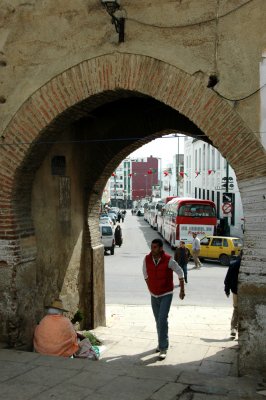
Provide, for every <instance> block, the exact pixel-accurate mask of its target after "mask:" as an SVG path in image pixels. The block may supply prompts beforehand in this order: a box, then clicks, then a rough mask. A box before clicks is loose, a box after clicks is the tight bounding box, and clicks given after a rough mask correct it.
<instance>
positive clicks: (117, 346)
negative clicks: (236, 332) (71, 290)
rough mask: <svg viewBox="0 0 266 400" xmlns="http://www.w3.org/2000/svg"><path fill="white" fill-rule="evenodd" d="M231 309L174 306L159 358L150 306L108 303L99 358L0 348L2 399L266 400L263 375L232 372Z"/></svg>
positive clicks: (234, 360)
mask: <svg viewBox="0 0 266 400" xmlns="http://www.w3.org/2000/svg"><path fill="white" fill-rule="evenodd" d="M231 312H232V310H231V309H230V308H228V307H227V308H223V307H221V308H217V307H216V308H215V307H195V306H180V307H176V306H172V308H171V311H170V314H169V336H170V349H169V351H168V355H167V357H166V359H165V360H163V361H159V360H158V355H157V354H156V353H155V348H156V346H157V342H156V332H155V323H154V320H153V315H152V312H151V308H150V307H149V306H124V305H107V326H106V327H98V328H97V329H95V331H94V332H95V333H96V335H97V336H98V337H99V338H100V339H102V340H103V342H104V346H103V348H102V355H101V359H100V360H99V361H89V360H81V359H64V358H59V357H50V356H41V355H39V354H37V353H26V352H21V351H15V350H8V349H2V350H0V399H1V400H2V399H3V400H13V399H14V400H28V399H34V400H47V399H58V400H61V399H62V400H68V399H69V400H70V399H71V400H86V399H94V400H107V399H108V400H112V399H114V400H120V399H121V400H179V399H180V400H223V399H232V400H233V399H234V400H235V399H243V400H249V399H250V400H259V399H266V380H265V379H263V378H262V377H260V376H256V377H255V376H242V377H238V376H237V351H238V344H237V340H232V339H231V338H230V336H229V327H230V317H231Z"/></svg>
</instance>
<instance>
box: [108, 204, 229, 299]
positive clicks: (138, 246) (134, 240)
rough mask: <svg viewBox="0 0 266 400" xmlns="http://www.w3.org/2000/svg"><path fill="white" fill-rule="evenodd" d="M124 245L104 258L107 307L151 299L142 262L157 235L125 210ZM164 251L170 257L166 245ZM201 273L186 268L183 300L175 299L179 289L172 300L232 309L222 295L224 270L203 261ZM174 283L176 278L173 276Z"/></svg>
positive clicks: (190, 267)
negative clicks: (184, 296)
mask: <svg viewBox="0 0 266 400" xmlns="http://www.w3.org/2000/svg"><path fill="white" fill-rule="evenodd" d="M121 226H122V230H123V238H124V243H123V245H122V246H121V247H120V248H119V247H116V249H115V255H114V256H110V255H106V256H105V286H106V303H107V304H143V305H144V304H150V296H149V293H148V291H147V287H146V284H145V282H144V280H143V276H142V261H143V258H144V256H145V255H146V254H147V253H148V252H149V251H150V249H149V246H150V243H151V240H152V239H154V238H155V237H160V235H159V234H158V233H157V232H156V231H154V230H153V229H152V228H151V227H150V226H149V224H148V223H147V222H145V221H144V219H143V217H136V216H132V215H131V213H130V212H129V211H128V212H127V215H126V219H125V222H124V223H123V224H122V223H121ZM164 248H165V250H166V251H167V252H168V253H171V254H173V251H172V250H171V248H170V247H169V246H168V245H167V244H165V245H164ZM203 265H204V266H203V268H201V269H200V270H195V269H193V263H192V262H190V263H189V265H188V269H189V272H188V285H186V298H185V300H184V301H183V302H181V301H180V300H178V289H176V291H175V297H174V299H175V300H176V302H177V301H178V304H179V305H182V306H187V305H199V306H218V307H231V306H232V304H231V299H230V298H229V299H228V298H227V297H226V296H225V294H224V286H223V282H224V277H225V274H226V271H227V267H223V266H221V265H220V264H219V263H215V262H213V261H205V262H204V263H203ZM175 283H176V285H177V284H178V278H177V276H175Z"/></svg>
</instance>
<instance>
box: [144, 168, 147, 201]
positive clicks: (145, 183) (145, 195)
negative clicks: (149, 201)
mask: <svg viewBox="0 0 266 400" xmlns="http://www.w3.org/2000/svg"><path fill="white" fill-rule="evenodd" d="M144 176H145V198H147V175H146V174H145V175H144Z"/></svg>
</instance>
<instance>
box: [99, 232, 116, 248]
mask: <svg viewBox="0 0 266 400" xmlns="http://www.w3.org/2000/svg"><path fill="white" fill-rule="evenodd" d="M99 228H100V235H101V242H102V244H103V245H104V251H108V250H109V251H110V253H111V255H114V252H115V238H114V232H113V229H112V227H111V225H108V224H101V225H99Z"/></svg>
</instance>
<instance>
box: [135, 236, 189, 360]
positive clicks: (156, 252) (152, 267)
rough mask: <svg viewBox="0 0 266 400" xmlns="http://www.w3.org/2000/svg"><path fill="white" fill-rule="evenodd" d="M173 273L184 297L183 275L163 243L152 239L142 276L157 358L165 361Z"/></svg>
mask: <svg viewBox="0 0 266 400" xmlns="http://www.w3.org/2000/svg"><path fill="white" fill-rule="evenodd" d="M173 271H174V272H175V273H176V274H177V275H178V278H179V282H180V293H179V298H180V299H181V300H183V299H184V297H185V290H184V274H183V271H182V269H181V267H180V266H179V265H178V264H177V263H176V261H175V260H174V259H173V258H172V257H171V256H170V255H169V254H167V253H165V251H164V250H163V241H162V240H161V239H154V240H153V241H152V243H151V252H150V253H149V254H148V255H147V256H146V257H145V258H144V261H143V276H144V279H145V281H146V283H147V286H148V289H149V291H150V294H151V306H152V311H153V315H154V318H155V321H156V328H157V335H158V347H157V349H156V352H160V355H159V358H160V359H161V360H163V359H165V357H166V354H167V350H168V347H169V340H168V313H169V310H170V307H171V302H172V299H173V291H174V280H173Z"/></svg>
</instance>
